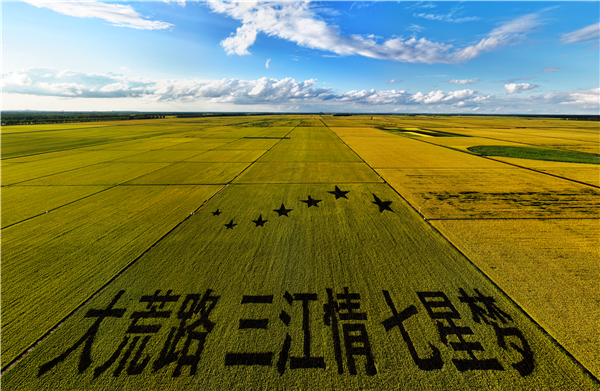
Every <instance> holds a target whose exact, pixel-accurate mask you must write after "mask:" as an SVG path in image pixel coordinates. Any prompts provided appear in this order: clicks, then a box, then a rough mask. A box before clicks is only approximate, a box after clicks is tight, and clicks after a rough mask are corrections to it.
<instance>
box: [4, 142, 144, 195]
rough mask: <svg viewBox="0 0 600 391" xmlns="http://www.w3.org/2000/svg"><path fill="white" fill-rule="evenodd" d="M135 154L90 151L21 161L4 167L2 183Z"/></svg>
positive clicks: (16, 181) (70, 169)
mask: <svg viewBox="0 0 600 391" xmlns="http://www.w3.org/2000/svg"><path fill="white" fill-rule="evenodd" d="M133 154H135V152H131V151H107V152H104V151H90V152H87V153H72V154H69V155H65V156H61V157H54V158H51V159H44V160H37V161H33V162H26V163H20V164H18V165H13V166H9V167H6V168H3V170H2V185H3V186H6V185H12V184H14V183H20V182H24V181H28V180H31V179H36V178H41V177H47V176H48V175H53V174H60V173H62V172H70V171H73V170H76V169H82V168H84V167H89V166H93V165H96V164H98V163H104V162H109V161H111V160H114V159H118V158H121V157H124V156H130V155H133ZM11 160H12V159H10V160H8V161H9V162H10V161H11ZM67 175H68V174H67ZM55 184H58V183H55Z"/></svg>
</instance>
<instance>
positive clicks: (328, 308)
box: [323, 287, 377, 376]
mask: <svg viewBox="0 0 600 391" xmlns="http://www.w3.org/2000/svg"><path fill="white" fill-rule="evenodd" d="M327 299H328V301H327V303H326V304H324V305H323V310H324V312H325V314H324V316H323V320H324V323H325V325H327V326H330V327H331V333H332V338H333V345H334V354H335V360H336V362H337V367H338V373H339V374H342V373H344V363H343V359H342V345H341V338H340V331H339V327H340V323H341V327H342V336H343V341H344V349H345V352H346V361H347V365H348V372H350V374H351V375H356V374H357V370H356V360H355V356H364V357H365V358H366V364H365V371H366V373H367V375H369V376H373V375H375V374H377V368H376V367H375V360H374V359H373V353H372V351H371V343H370V342H369V336H368V334H367V329H366V326H365V324H364V323H360V322H359V321H365V320H367V314H366V313H365V312H360V294H359V293H350V292H349V289H348V287H345V288H344V292H342V293H337V294H335V298H334V293H333V290H332V289H329V288H328V289H327ZM336 299H337V300H336ZM351 321H352V322H351Z"/></svg>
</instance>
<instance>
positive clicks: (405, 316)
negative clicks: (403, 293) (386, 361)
mask: <svg viewBox="0 0 600 391" xmlns="http://www.w3.org/2000/svg"><path fill="white" fill-rule="evenodd" d="M383 296H384V297H385V302H386V303H387V305H388V307H390V310H391V311H392V315H393V316H392V317H391V318H388V319H386V320H384V321H383V322H381V324H382V325H383V327H384V328H385V331H388V332H389V331H390V330H392V329H394V328H395V327H398V330H399V331H400V334H401V335H402V339H403V340H404V342H405V343H406V346H407V347H408V351H409V352H410V356H411V357H412V359H413V361H414V362H415V364H417V367H418V368H419V369H421V370H424V371H432V370H435V369H441V368H442V367H443V366H444V361H443V360H442V355H441V353H440V350H439V349H438V348H437V347H435V346H434V345H433V344H432V343H431V342H428V343H429V347H430V348H431V351H432V353H431V356H430V357H427V358H422V357H420V356H419V354H418V353H417V349H416V348H415V344H414V342H413V341H412V339H411V337H410V334H408V331H407V330H406V327H404V322H406V321H408V320H409V319H410V318H411V317H412V316H413V315H416V314H417V313H418V311H417V307H415V306H414V305H411V306H408V307H407V308H405V309H404V310H402V311H400V312H398V310H397V309H396V305H395V304H394V302H393V301H392V298H391V296H390V293H389V292H388V291H383Z"/></svg>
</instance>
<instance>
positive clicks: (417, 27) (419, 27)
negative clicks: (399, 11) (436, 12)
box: [406, 23, 425, 33]
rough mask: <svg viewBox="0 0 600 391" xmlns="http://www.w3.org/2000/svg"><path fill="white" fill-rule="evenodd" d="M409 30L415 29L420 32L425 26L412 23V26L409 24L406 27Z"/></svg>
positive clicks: (414, 30)
mask: <svg viewBox="0 0 600 391" xmlns="http://www.w3.org/2000/svg"><path fill="white" fill-rule="evenodd" d="M406 29H407V30H408V31H413V32H415V33H420V32H421V31H423V30H425V27H423V26H419V25H418V24H414V23H413V24H411V25H410V26H408V27H407V28H406Z"/></svg>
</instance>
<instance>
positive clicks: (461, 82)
mask: <svg viewBox="0 0 600 391" xmlns="http://www.w3.org/2000/svg"><path fill="white" fill-rule="evenodd" d="M478 81H479V79H467V80H457V79H452V80H450V81H449V82H448V83H452V84H475V83H477V82H478Z"/></svg>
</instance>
